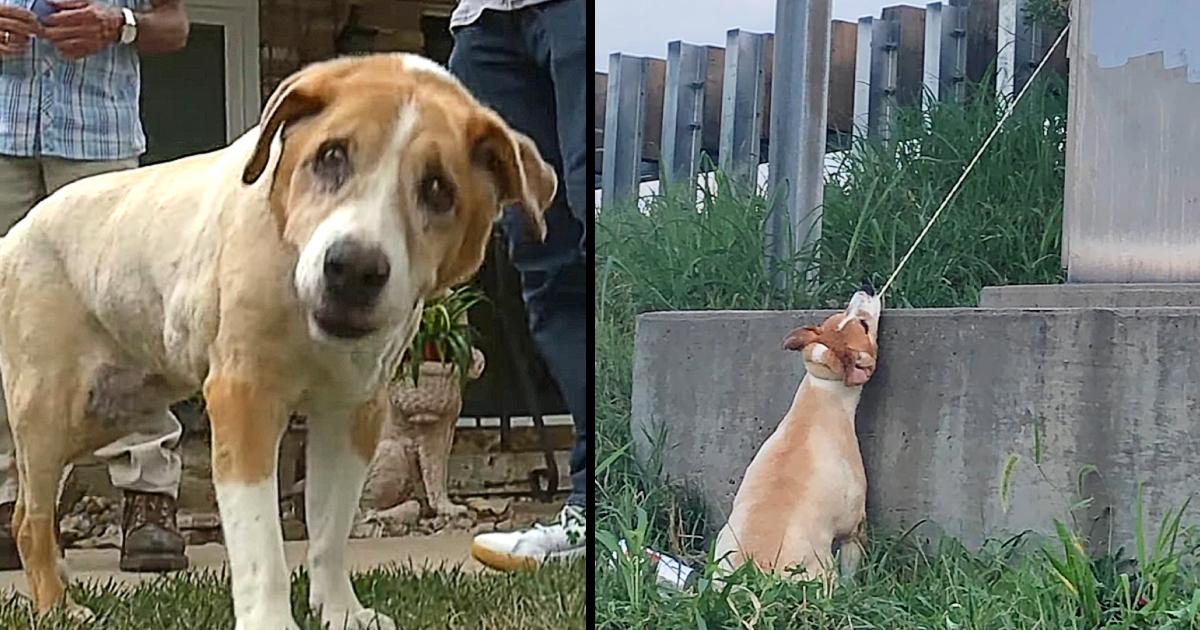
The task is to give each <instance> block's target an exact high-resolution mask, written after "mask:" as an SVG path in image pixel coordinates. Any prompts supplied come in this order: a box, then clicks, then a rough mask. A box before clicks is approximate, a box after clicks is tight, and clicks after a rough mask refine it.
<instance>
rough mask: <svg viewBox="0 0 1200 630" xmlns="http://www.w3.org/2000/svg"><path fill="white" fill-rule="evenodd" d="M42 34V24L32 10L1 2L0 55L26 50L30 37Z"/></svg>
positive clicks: (15, 53) (4, 55)
mask: <svg viewBox="0 0 1200 630" xmlns="http://www.w3.org/2000/svg"><path fill="white" fill-rule="evenodd" d="M41 34H42V25H41V24H38V21H37V16H36V15H34V14H33V12H32V11H27V10H25V9H22V8H20V7H13V6H9V5H7V4H0V57H7V56H9V55H19V54H21V53H23V52H25V49H26V48H27V47H28V46H29V38H31V37H33V36H35V35H39V36H40V35H41Z"/></svg>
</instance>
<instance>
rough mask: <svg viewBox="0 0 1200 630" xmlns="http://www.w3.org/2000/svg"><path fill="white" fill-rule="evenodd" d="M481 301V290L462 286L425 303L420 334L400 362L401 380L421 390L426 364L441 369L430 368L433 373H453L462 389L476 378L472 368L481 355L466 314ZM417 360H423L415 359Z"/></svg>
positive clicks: (418, 329) (415, 337)
mask: <svg viewBox="0 0 1200 630" xmlns="http://www.w3.org/2000/svg"><path fill="white" fill-rule="evenodd" d="M482 300H483V294H482V293H481V292H479V290H478V289H475V288H474V287H471V286H461V287H458V288H455V289H451V290H449V291H448V292H446V293H445V294H443V295H441V296H439V297H436V298H433V299H432V300H430V301H428V302H426V303H425V308H424V309H423V310H422V311H421V323H420V324H419V325H418V327H417V334H416V336H414V337H413V341H412V344H411V345H410V346H409V349H408V351H407V352H406V353H405V357H404V359H403V360H402V362H401V365H400V370H401V373H400V380H402V381H403V380H406V379H407V380H410V381H412V384H413V385H414V386H419V385H420V380H421V376H422V372H423V370H422V366H423V365H424V364H426V363H432V364H434V365H438V366H442V367H438V368H433V367H432V366H428V368H429V369H433V370H434V371H444V370H453V371H454V372H455V374H457V375H458V377H459V381H460V385H463V386H465V385H466V383H467V381H468V380H470V379H473V378H475V376H471V371H472V370H471V368H472V366H473V365H474V364H475V354H476V353H477V352H478V351H477V350H475V346H474V345H473V341H474V331H473V330H472V328H471V324H470V322H468V321H467V313H468V312H469V311H470V310H471V307H473V306H475V305H476V304H478V303H479V302H480V301H482ZM418 356H419V357H420V360H414V359H413V357H418ZM429 369H427V370H425V371H429ZM476 376H478V375H476Z"/></svg>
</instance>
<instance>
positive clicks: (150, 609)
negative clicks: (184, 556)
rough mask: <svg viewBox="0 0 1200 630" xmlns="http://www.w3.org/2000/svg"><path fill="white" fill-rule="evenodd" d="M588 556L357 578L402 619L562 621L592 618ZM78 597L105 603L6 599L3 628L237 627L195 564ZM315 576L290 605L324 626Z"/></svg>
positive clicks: (572, 624)
mask: <svg viewBox="0 0 1200 630" xmlns="http://www.w3.org/2000/svg"><path fill="white" fill-rule="evenodd" d="M585 575H586V574H585V567H584V564H583V563H582V562H577V563H572V564H563V565H557V566H546V567H543V568H541V569H539V570H537V571H524V572H517V573H511V574H502V573H495V572H472V571H462V570H459V569H446V568H442V569H425V570H413V569H409V568H404V567H400V568H388V569H376V570H373V571H370V572H367V573H363V574H360V575H357V576H356V577H355V578H354V587H355V591H356V592H357V593H358V595H359V598H360V599H361V600H362V602H363V604H364V605H366V606H369V607H372V608H375V609H377V610H380V611H381V612H384V613H387V614H388V615H390V616H391V617H392V618H393V619H394V620H395V621H396V623H397V626H398V627H400V628H405V629H410V628H430V629H432V628H437V629H439V630H443V629H445V628H481V629H482V628H487V629H489V630H492V629H494V630H526V629H529V630H539V629H545V630H564V629H573V628H583V627H584V625H585V619H586V615H585V611H586V607H585V601H584V600H585V597H586V589H585V584H586V582H585ZM72 590H73V593H74V594H75V597H76V599H77V600H78V601H80V602H81V603H83V604H85V605H86V606H88V607H89V608H91V609H92V610H93V611H94V612H96V613H97V616H98V619H97V621H96V622H95V623H92V624H79V623H75V622H71V621H69V620H67V619H65V618H63V616H62V615H61V614H60V613H54V614H52V616H50V617H48V618H47V619H46V620H45V621H44V622H43V623H40V624H38V625H36V626H35V625H34V619H33V617H32V614H31V610H30V607H29V605H28V603H27V602H26V601H25V600H24V599H22V598H20V597H18V596H15V595H11V596H10V597H9V598H8V599H7V600H6V601H3V602H0V628H3V629H4V630H18V629H25V628H35V627H36V628H38V630H68V629H72V630H74V629H76V628H98V629H100V628H102V629H104V630H223V629H231V628H233V623H234V620H233V602H232V600H231V599H230V594H229V580H228V577H227V576H226V575H223V574H218V573H215V572H188V573H183V574H178V575H174V576H164V577H162V578H159V579H156V580H152V581H148V582H144V583H142V584H139V585H136V586H113V585H99V586H92V585H87V584H85V585H74V584H73V585H72ZM307 601H308V578H307V576H306V575H305V574H304V573H303V572H297V573H295V574H293V579H292V607H293V611H294V613H295V618H296V620H297V622H298V623H299V624H300V627H301V628H303V629H304V630H320V628H321V626H320V624H319V622H317V621H316V620H314V619H313V618H312V617H311V616H310V615H309V613H308V610H307V606H305V605H304V604H305V603H306V602H307Z"/></svg>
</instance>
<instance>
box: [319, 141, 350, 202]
mask: <svg viewBox="0 0 1200 630" xmlns="http://www.w3.org/2000/svg"><path fill="white" fill-rule="evenodd" d="M313 172H314V173H316V175H317V176H318V177H319V178H321V180H322V181H324V182H325V183H327V184H328V185H329V186H330V187H331V188H333V189H335V190H336V189H337V188H339V187H341V185H342V184H343V183H345V181H346V178H347V177H349V176H350V157H349V155H348V148H347V146H346V141H345V140H328V141H326V142H325V143H324V144H322V145H321V148H319V149H317V154H316V156H314V157H313Z"/></svg>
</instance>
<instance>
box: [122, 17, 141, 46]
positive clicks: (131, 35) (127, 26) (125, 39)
mask: <svg viewBox="0 0 1200 630" xmlns="http://www.w3.org/2000/svg"><path fill="white" fill-rule="evenodd" d="M121 15H122V16H124V18H125V23H124V24H122V25H121V43H122V44H125V45H126V46H128V45H129V44H132V43H133V42H134V40H136V39H137V36H138V27H137V18H136V17H134V15H133V11H130V10H129V9H121Z"/></svg>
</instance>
